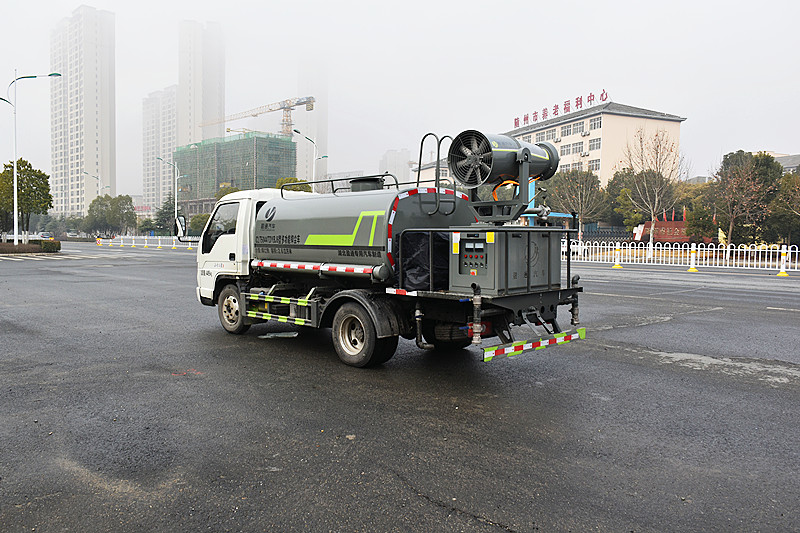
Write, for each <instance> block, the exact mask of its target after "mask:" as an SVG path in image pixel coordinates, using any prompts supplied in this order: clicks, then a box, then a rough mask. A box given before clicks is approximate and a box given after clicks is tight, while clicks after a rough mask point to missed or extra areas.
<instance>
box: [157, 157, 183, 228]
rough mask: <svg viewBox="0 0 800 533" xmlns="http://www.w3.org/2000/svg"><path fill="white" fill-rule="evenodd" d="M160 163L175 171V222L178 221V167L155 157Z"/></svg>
mask: <svg viewBox="0 0 800 533" xmlns="http://www.w3.org/2000/svg"><path fill="white" fill-rule="evenodd" d="M156 159H158V160H159V161H161V162H162V163H166V164H168V165H170V166H171V167H172V168H174V169H175V220H178V176H179V175H180V171H179V170H178V165H176V164H175V163H172V162H171V161H166V160H164V159H162V158H160V157H156Z"/></svg>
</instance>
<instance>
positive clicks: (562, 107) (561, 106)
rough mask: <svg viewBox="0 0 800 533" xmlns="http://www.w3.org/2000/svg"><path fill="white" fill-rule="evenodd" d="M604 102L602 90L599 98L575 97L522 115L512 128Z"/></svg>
mask: <svg viewBox="0 0 800 533" xmlns="http://www.w3.org/2000/svg"><path fill="white" fill-rule="evenodd" d="M606 100H608V93H607V92H606V90H605V89H603V92H601V93H600V95H599V96H595V94H594V93H589V94H588V95H587V96H586V98H584V97H583V96H576V97H575V98H571V99H569V100H564V101H563V102H561V103H558V104H553V105H552V106H550V107H543V108H542V109H541V110H536V111H533V112H531V113H526V114H524V115H522V117H517V118H515V119H514V127H515V128H519V127H521V126H529V125H531V124H535V123H537V122H539V121H544V120H547V119H548V118H556V117H558V116H559V115H565V114H567V113H571V112H573V111H580V110H581V109H583V108H584V106H585V107H591V106H593V105H595V104H596V103H597V102H598V101H599V102H605V101H606Z"/></svg>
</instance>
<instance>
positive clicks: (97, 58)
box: [50, 6, 117, 216]
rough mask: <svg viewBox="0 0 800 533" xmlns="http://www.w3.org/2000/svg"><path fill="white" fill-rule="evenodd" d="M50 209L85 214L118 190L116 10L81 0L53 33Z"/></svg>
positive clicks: (55, 211)
mask: <svg viewBox="0 0 800 533" xmlns="http://www.w3.org/2000/svg"><path fill="white" fill-rule="evenodd" d="M50 67H51V70H52V71H53V72H59V73H60V74H61V78H60V79H58V81H57V82H56V81H54V82H51V85H50V150H51V156H50V157H51V175H50V193H51V194H52V196H53V209H52V213H54V214H55V215H62V216H72V215H77V216H85V215H86V214H87V212H88V210H89V205H90V204H91V203H92V200H94V199H95V198H96V197H97V196H98V195H101V194H111V195H112V196H114V195H115V194H116V192H117V178H116V165H117V159H116V121H115V114H116V109H115V102H114V92H115V86H114V69H115V67H114V14H113V13H111V12H108V11H100V10H97V9H95V8H93V7H89V6H80V7H79V8H77V9H76V10H75V11H73V13H72V16H71V17H69V18H66V19H64V20H62V21H61V22H60V23H59V24H58V26H57V27H56V28H55V29H54V30H53V32H52V33H51V38H50Z"/></svg>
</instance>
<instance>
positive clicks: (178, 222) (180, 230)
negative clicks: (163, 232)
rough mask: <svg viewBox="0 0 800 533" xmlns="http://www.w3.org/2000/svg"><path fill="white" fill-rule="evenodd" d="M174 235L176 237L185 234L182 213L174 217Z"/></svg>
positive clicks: (184, 222)
mask: <svg viewBox="0 0 800 533" xmlns="http://www.w3.org/2000/svg"><path fill="white" fill-rule="evenodd" d="M175 235H176V236H178V237H185V236H186V217H185V216H183V215H178V218H176V219H175Z"/></svg>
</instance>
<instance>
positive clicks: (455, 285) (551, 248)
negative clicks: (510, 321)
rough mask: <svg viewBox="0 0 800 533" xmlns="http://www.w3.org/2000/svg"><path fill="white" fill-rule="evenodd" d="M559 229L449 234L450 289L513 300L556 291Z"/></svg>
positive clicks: (473, 230)
mask: <svg viewBox="0 0 800 533" xmlns="http://www.w3.org/2000/svg"><path fill="white" fill-rule="evenodd" d="M562 233H563V230H562V229H561V228H557V229H556V228H550V227H525V226H501V227H488V228H475V227H470V228H457V229H454V231H452V232H451V233H450V248H451V250H450V251H451V253H450V263H449V264H450V290H451V291H454V292H472V285H473V284H478V285H480V287H481V293H482V294H485V295H488V296H513V295H518V294H527V293H531V292H538V291H542V290H553V289H559V288H560V287H561V236H562Z"/></svg>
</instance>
